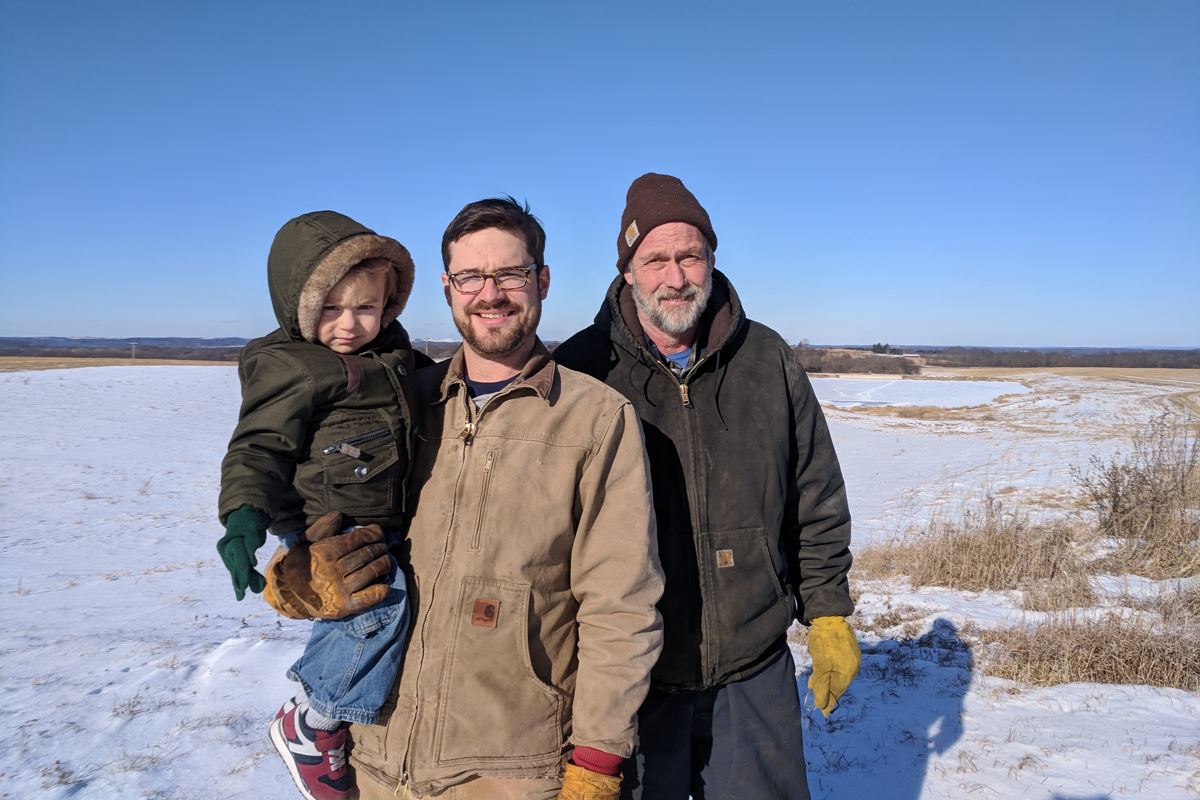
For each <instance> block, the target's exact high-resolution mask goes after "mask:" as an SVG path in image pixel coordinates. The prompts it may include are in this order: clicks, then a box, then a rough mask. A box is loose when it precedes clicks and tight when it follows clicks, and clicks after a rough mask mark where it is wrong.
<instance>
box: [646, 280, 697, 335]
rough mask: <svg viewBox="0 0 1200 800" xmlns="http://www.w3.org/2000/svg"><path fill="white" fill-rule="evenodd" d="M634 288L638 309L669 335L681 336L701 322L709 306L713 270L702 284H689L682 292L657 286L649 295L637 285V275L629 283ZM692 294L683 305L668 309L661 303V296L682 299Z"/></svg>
mask: <svg viewBox="0 0 1200 800" xmlns="http://www.w3.org/2000/svg"><path fill="white" fill-rule="evenodd" d="M630 288H631V289H633V302H634V304H635V305H636V306H637V310H638V313H639V314H641V315H642V317H644V318H645V319H646V320H647V321H648V322H649V323H650V324H651V325H653V326H654V327H656V328H658V329H659V330H661V331H662V332H663V333H667V334H670V335H671V336H682V335H683V334H685V333H687V332H688V331H690V330H692V329H693V328H695V327H696V326H697V325H699V324H700V316H701V315H702V314H703V313H704V309H706V308H708V299H709V298H710V297H711V296H712V270H709V272H708V277H707V278H706V279H705V280H704V286H697V285H696V284H694V283H692V284H689V285H688V287H687V288H686V289H684V290H683V291H682V292H676V291H674V290H672V289H659V290H658V291H657V292H655V293H654V294H653V295H648V294H646V293H645V292H643V291H642V288H641V287H640V286H638V285H637V281H636V279H635V280H634V282H633V283H632V284H631V285H630ZM687 298H694V299H693V300H692V302H691V304H690V305H688V306H687V307H686V308H681V309H676V310H675V311H671V312H668V311H667V310H666V309H664V308H663V307H662V305H661V301H663V300H681V299H687Z"/></svg>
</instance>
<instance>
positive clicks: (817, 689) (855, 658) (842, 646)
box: [808, 617, 862, 719]
mask: <svg viewBox="0 0 1200 800" xmlns="http://www.w3.org/2000/svg"><path fill="white" fill-rule="evenodd" d="M808 652H809V655H811V656H812V661H813V671H812V677H810V678H809V679H808V688H809V689H812V693H813V702H814V703H816V706H817V708H819V709H821V713H822V714H824V715H825V718H826V719H828V718H829V713H830V712H831V711H833V707H834V705H835V704H836V703H837V701H838V698H839V697H841V696H842V693H843V692H845V691H846V687H848V686H849V685H850V681H852V680H854V676H855V675H857V674H858V668H859V667H860V666H861V665H862V651H861V650H859V648H858V637H857V636H855V635H854V629H853V628H851V627H850V623H849V622H846V619H845V618H844V617H817V618H816V619H814V620H813V621H812V628H810V629H809V631H808Z"/></svg>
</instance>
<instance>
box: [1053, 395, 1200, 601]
mask: <svg viewBox="0 0 1200 800" xmlns="http://www.w3.org/2000/svg"><path fill="white" fill-rule="evenodd" d="M1071 475H1072V477H1073V478H1074V479H1075V483H1076V485H1077V486H1078V487H1079V489H1080V490H1081V492H1082V494H1083V497H1082V503H1083V505H1084V506H1085V507H1086V508H1087V509H1088V510H1089V511H1090V512H1091V513H1092V514H1093V515H1094V516H1095V518H1096V520H1097V523H1098V524H1099V527H1100V529H1101V531H1103V532H1104V533H1105V534H1107V535H1108V536H1112V537H1114V538H1116V539H1117V540H1119V541H1120V547H1119V548H1118V549H1117V551H1116V552H1115V553H1113V554H1112V555H1111V556H1110V557H1109V558H1108V559H1106V561H1107V564H1106V566H1107V568H1109V569H1111V570H1112V571H1114V572H1131V573H1133V574H1136V575H1143V576H1146V577H1149V578H1156V579H1161V578H1177V577H1189V576H1192V575H1197V574H1200V440H1198V439H1197V437H1196V434H1195V432H1194V430H1193V429H1192V427H1191V426H1190V425H1189V424H1188V422H1187V421H1184V420H1181V419H1179V418H1177V417H1173V416H1171V415H1170V414H1169V413H1164V414H1163V415H1162V416H1159V417H1157V418H1156V419H1153V420H1151V421H1150V422H1149V423H1147V425H1146V427H1145V428H1144V429H1143V430H1142V431H1141V432H1139V433H1138V434H1137V435H1136V436H1134V437H1133V442H1132V449H1131V451H1130V452H1129V453H1128V454H1127V455H1122V454H1120V453H1118V454H1117V455H1116V456H1114V457H1113V458H1112V460H1110V461H1107V462H1106V461H1104V460H1103V459H1101V458H1099V457H1093V458H1092V460H1091V462H1090V464H1089V466H1088V467H1087V468H1083V467H1072V468H1071Z"/></svg>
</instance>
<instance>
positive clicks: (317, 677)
mask: <svg viewBox="0 0 1200 800" xmlns="http://www.w3.org/2000/svg"><path fill="white" fill-rule="evenodd" d="M398 538H399V537H398V535H397V534H396V533H395V532H394V531H391V530H385V541H386V542H387V543H388V545H389V546H390V545H392V544H394V543H395V542H396V540H398ZM389 558H390V556H389ZM388 584H389V585H390V586H391V591H390V592H388V595H387V597H386V598H384V599H383V600H382V601H381V602H379V603H376V604H375V605H373V606H371V607H370V608H368V609H366V610H365V611H360V612H358V613H357V614H351V615H350V616H348V617H342V618H341V619H319V620H315V621H314V622H313V627H312V635H310V636H309V638H308V645H307V646H305V648H304V654H303V655H301V656H300V659H299V660H298V661H297V662H296V663H295V664H293V665H292V668H291V669H289V670H288V677H289V678H291V679H292V680H294V681H298V682H299V683H300V684H301V685H302V686H303V687H304V693H305V694H306V695H308V703H309V705H310V706H311V707H312V708H313V710H315V711H316V712H317V713H318V714H320V715H322V716H325V717H329V718H330V719H337V720H342V721H344V722H358V723H361V724H364V725H373V724H375V723H376V722H377V721H378V719H379V709H380V707H382V706H383V704H384V701H386V700H387V697H388V693H389V692H391V690H392V684H393V683H394V682H395V680H396V675H397V674H398V673H399V672H400V661H401V659H402V658H403V657H404V644H405V640H406V639H407V638H408V588H407V585H406V584H405V581H404V573H403V572H401V571H400V568H399V567H398V566H397V564H396V559H395V558H392V571H391V573H390V574H389V575H388Z"/></svg>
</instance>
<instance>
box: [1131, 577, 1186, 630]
mask: <svg viewBox="0 0 1200 800" xmlns="http://www.w3.org/2000/svg"><path fill="white" fill-rule="evenodd" d="M1142 607H1143V608H1144V609H1146V610H1147V611H1153V612H1154V613H1156V614H1158V615H1160V616H1161V617H1162V618H1163V621H1164V622H1166V624H1168V625H1172V626H1187V625H1192V626H1195V627H1197V628H1200V585H1194V586H1180V587H1177V588H1175V589H1174V590H1172V591H1169V592H1164V593H1162V594H1159V595H1157V596H1155V597H1152V598H1151V599H1150V600H1148V601H1146V602H1145V603H1143V604H1142Z"/></svg>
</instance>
